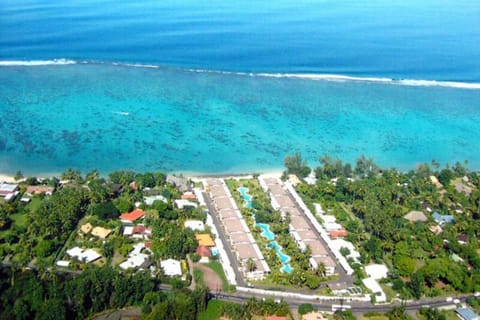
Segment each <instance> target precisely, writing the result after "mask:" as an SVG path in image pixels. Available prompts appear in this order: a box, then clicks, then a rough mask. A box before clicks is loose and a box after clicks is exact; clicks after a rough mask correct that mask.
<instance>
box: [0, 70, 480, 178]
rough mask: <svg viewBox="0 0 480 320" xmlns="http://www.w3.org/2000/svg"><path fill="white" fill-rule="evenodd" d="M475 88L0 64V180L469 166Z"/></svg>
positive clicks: (479, 93)
mask: <svg viewBox="0 0 480 320" xmlns="http://www.w3.org/2000/svg"><path fill="white" fill-rule="evenodd" d="M479 109H480V90H478V89H460V88H452V87H439V86H423V85H422V86H420V85H412V86H411V85H403V84H398V83H389V82H387V83H381V82H371V81H355V80H340V79H329V80H318V81H317V80H311V79H306V78H288V77H278V78H277V77H273V76H261V75H249V74H235V73H220V72H200V71H192V70H184V69H172V68H146V67H133V66H125V65H113V64H106V63H85V64H82V63H77V64H71V65H52V66H36V67H33V66H10V67H5V66H4V67H0V119H1V121H0V131H1V133H2V134H1V135H0V172H7V173H15V172H16V171H17V170H22V171H23V172H24V173H29V174H41V173H50V172H54V173H58V172H61V171H63V170H65V169H66V168H68V167H74V168H78V169H81V170H82V171H83V172H85V171H87V170H91V169H94V168H97V169H99V170H100V171H101V172H103V173H107V172H110V171H112V170H116V169H134V170H139V171H145V170H149V171H152V170H161V171H168V172H171V171H176V172H184V173H188V172H202V173H241V172H252V171H262V170H270V169H281V168H282V163H283V158H284V157H285V155H286V154H291V153H292V152H294V151H296V150H299V151H301V152H302V154H303V155H304V156H305V157H306V158H307V159H308V160H309V162H310V164H311V165H316V163H317V159H318V157H319V156H321V155H323V154H325V153H328V154H330V155H333V156H336V157H340V158H342V159H344V160H346V161H354V160H355V159H356V158H357V157H358V156H360V155H361V154H365V155H367V156H370V157H373V158H374V159H375V160H376V161H377V162H378V163H379V164H381V165H384V166H396V167H398V168H400V169H410V168H412V167H414V166H415V165H416V164H417V163H419V162H430V161H431V160H432V159H435V160H437V161H439V162H440V163H442V164H445V163H447V162H449V163H453V162H455V161H463V160H469V162H470V167H471V168H476V169H480V153H479V152H478V150H479V148H480V112H479Z"/></svg>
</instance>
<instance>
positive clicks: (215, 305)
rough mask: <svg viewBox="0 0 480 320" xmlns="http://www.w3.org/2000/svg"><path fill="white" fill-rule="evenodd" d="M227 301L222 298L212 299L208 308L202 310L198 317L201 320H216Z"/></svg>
mask: <svg viewBox="0 0 480 320" xmlns="http://www.w3.org/2000/svg"><path fill="white" fill-rule="evenodd" d="M225 303H226V302H223V301H220V300H210V301H209V302H208V305H207V310H205V311H203V312H200V313H199V314H198V315H197V319H199V320H215V319H218V318H220V316H221V314H220V308H221V307H222V305H224V304H225Z"/></svg>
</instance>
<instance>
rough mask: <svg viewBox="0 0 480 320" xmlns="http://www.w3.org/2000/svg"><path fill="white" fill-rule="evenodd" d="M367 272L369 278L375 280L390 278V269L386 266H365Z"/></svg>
mask: <svg viewBox="0 0 480 320" xmlns="http://www.w3.org/2000/svg"><path fill="white" fill-rule="evenodd" d="M365 272H366V273H367V274H368V276H369V277H371V278H373V279H375V280H379V279H382V278H386V277H388V268H387V266H386V265H384V264H371V265H368V266H365Z"/></svg>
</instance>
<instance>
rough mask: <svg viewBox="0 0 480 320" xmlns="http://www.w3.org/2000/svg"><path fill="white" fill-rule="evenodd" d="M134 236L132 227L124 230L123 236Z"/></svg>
mask: <svg viewBox="0 0 480 320" xmlns="http://www.w3.org/2000/svg"><path fill="white" fill-rule="evenodd" d="M132 234H133V227H132V226H126V227H124V228H123V235H124V236H131V235H132Z"/></svg>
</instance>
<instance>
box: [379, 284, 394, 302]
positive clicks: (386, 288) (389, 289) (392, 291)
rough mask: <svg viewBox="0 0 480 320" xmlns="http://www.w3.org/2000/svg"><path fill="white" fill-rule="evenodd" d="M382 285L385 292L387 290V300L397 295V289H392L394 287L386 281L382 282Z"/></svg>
mask: <svg viewBox="0 0 480 320" xmlns="http://www.w3.org/2000/svg"><path fill="white" fill-rule="evenodd" d="M380 286H381V287H382V289H383V292H385V295H386V296H387V301H392V299H393V298H395V297H396V296H397V293H396V292H395V290H393V289H392V287H389V286H387V285H385V284H384V283H381V284H380Z"/></svg>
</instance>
